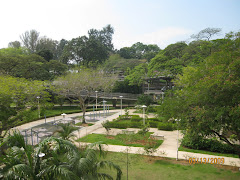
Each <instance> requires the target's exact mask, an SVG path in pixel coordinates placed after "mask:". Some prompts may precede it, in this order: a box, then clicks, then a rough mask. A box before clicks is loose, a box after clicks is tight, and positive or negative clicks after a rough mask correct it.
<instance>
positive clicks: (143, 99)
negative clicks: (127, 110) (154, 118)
mask: <svg viewBox="0 0 240 180" xmlns="http://www.w3.org/2000/svg"><path fill="white" fill-rule="evenodd" d="M152 103H153V99H152V97H151V96H149V95H144V94H142V95H141V96H139V97H138V100H137V104H145V105H146V106H149V105H150V104H152Z"/></svg>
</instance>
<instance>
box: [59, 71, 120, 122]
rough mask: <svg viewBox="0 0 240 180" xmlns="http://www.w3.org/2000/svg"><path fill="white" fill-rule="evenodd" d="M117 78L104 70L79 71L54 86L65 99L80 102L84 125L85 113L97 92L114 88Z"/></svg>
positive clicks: (63, 78) (61, 79)
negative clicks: (73, 99)
mask: <svg viewBox="0 0 240 180" xmlns="http://www.w3.org/2000/svg"><path fill="white" fill-rule="evenodd" d="M115 81H116V76H115V75H112V74H105V73H104V72H103V71H102V70H99V69H96V70H93V69H83V68H81V69H78V70H75V72H72V73H69V74H67V75H66V76H62V77H59V78H58V79H56V81H55V83H54V85H55V86H56V91H57V92H58V93H59V94H61V95H64V96H65V97H68V98H69V97H72V98H75V99H77V100H78V101H79V106H80V108H81V110H82V112H83V123H85V112H86V109H87V107H88V105H89V103H90V102H92V101H93V100H94V99H93V100H91V98H90V97H91V95H93V94H95V91H96V90H97V91H100V90H102V91H104V92H106V91H109V90H110V89H111V88H113V84H114V82H115Z"/></svg>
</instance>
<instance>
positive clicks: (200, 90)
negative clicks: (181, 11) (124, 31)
mask: <svg viewBox="0 0 240 180" xmlns="http://www.w3.org/2000/svg"><path fill="white" fill-rule="evenodd" d="M207 30H209V29H208V28H207V29H205V30H204V31H201V32H199V34H200V35H206V34H207V33H206V32H208V33H217V32H219V31H220V30H219V29H210V30H212V31H207ZM91 32H93V30H92V31H89V34H88V36H89V37H78V38H75V39H72V40H71V41H68V42H65V41H61V42H59V43H58V44H55V46H56V49H57V48H58V49H59V51H60V50H61V53H60V52H59V51H56V52H55V51H53V50H52V49H47V47H48V46H46V47H44V48H41V47H43V46H45V44H44V43H43V44H41V43H42V42H44V37H42V41H36V43H39V44H38V46H36V47H35V46H34V47H32V48H30V47H31V46H30V45H28V46H27V45H24V46H21V47H15V46H14V43H11V44H10V45H11V46H10V47H9V48H5V49H0V108H1V111H0V150H1V151H0V156H1V157H0V178H1V179H239V177H240V172H239V168H240V160H239V156H240V144H239V141H240V121H239V119H240V105H239V102H240V99H239V98H240V94H239V93H240V91H239V85H240V84H239V83H240V81H239V77H240V71H239V69H240V59H239V57H240V49H239V44H240V40H239V32H236V33H234V32H230V33H228V34H226V36H225V38H223V39H216V40H210V39H208V40H206V39H201V40H197V39H196V40H194V41H192V42H191V43H189V44H186V43H184V42H179V43H175V44H171V45H169V46H167V47H166V48H165V49H163V50H160V49H159V48H158V47H156V46H154V45H144V44H143V43H139V42H138V43H136V44H134V45H133V46H131V47H125V48H121V49H120V50H118V51H114V49H113V45H112V43H111V38H112V34H113V30H112V27H111V26H110V25H108V26H106V27H104V28H103V29H102V30H94V32H95V33H91ZM29 33H33V34H34V33H35V34H36V31H34V30H32V31H30V32H29ZM25 35H26V34H25ZM22 38H31V36H29V37H27V36H24V35H22ZM40 39H41V38H40ZM24 42H26V43H27V42H30V40H29V41H24ZM83 42H86V43H83ZM48 43H50V44H51V41H48ZM51 45H54V44H53V43H52V44H51ZM34 48H35V49H34ZM46 49H47V50H46ZM76 49H78V50H76ZM93 52H94V53H93ZM99 52H101V53H99ZM140 52H142V53H140ZM93 54H94V55H93ZM53 58H55V59H56V60H53Z"/></svg>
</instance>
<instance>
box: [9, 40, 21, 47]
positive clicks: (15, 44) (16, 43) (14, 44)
mask: <svg viewBox="0 0 240 180" xmlns="http://www.w3.org/2000/svg"><path fill="white" fill-rule="evenodd" d="M8 47H11V48H20V47H21V43H20V42H19V41H13V42H10V43H8Z"/></svg>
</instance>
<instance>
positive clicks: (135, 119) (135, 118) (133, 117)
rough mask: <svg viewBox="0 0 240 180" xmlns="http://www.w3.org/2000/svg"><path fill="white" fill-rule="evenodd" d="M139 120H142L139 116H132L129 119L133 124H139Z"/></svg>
mask: <svg viewBox="0 0 240 180" xmlns="http://www.w3.org/2000/svg"><path fill="white" fill-rule="evenodd" d="M141 120H142V118H141V117H140V116H139V115H133V116H132V117H131V121H133V122H139V121H141Z"/></svg>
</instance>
